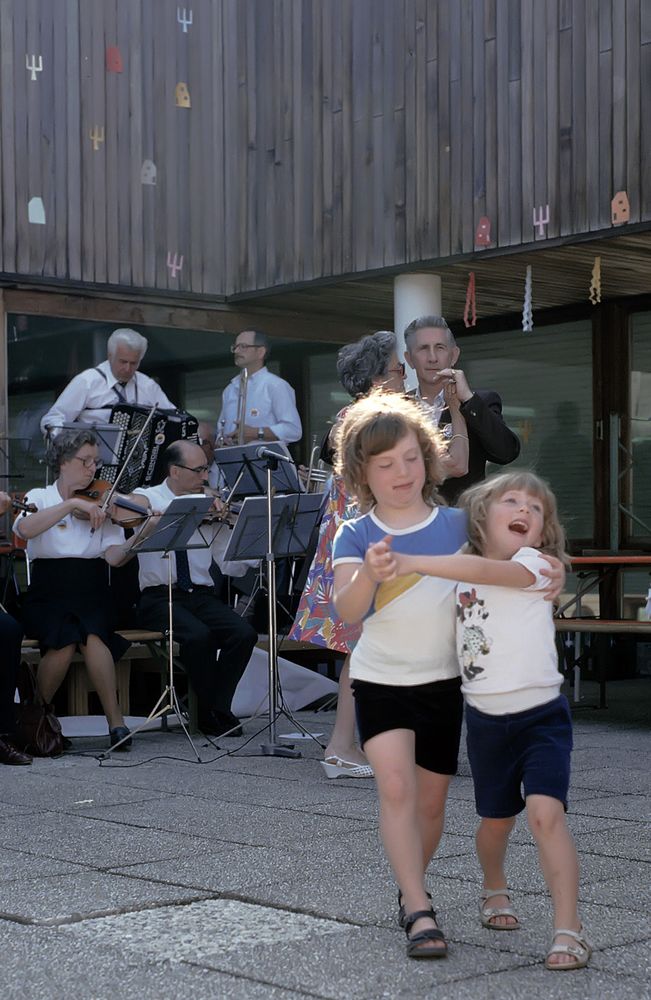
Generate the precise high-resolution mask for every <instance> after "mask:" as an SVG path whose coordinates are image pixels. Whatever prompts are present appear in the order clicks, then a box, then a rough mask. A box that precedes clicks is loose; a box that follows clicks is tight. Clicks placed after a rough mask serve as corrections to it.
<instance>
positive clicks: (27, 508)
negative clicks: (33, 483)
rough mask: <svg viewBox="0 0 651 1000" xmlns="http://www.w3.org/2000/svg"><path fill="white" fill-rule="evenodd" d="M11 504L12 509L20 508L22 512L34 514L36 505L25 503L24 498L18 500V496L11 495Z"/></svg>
mask: <svg viewBox="0 0 651 1000" xmlns="http://www.w3.org/2000/svg"><path fill="white" fill-rule="evenodd" d="M11 506H12V509H13V510H22V512H23V513H24V514H35V513H36V511H37V510H38V507H37V506H36V504H35V503H25V501H24V500H19V499H18V497H13V496H12V497H11Z"/></svg>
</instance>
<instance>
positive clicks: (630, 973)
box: [591, 941, 651, 997]
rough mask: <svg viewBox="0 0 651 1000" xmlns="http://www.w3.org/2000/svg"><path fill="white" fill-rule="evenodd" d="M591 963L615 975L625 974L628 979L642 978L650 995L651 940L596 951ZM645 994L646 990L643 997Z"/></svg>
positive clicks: (641, 994)
mask: <svg viewBox="0 0 651 1000" xmlns="http://www.w3.org/2000/svg"><path fill="white" fill-rule="evenodd" d="M591 965H593V966H594V968H595V969H601V970H603V971H604V972H610V973H612V974H613V975H615V976H620V975H622V974H623V975H624V976H625V977H626V978H627V979H628V978H629V977H630V978H632V979H638V980H640V981H641V982H642V983H644V988H645V990H646V991H647V995H648V992H649V984H650V983H651V942H649V941H640V942H638V943H637V944H631V945H628V946H627V947H626V948H625V949H624V948H608V949H606V950H604V951H599V952H595V956H594V961H592V962H591ZM644 995H645V994H644V992H643V993H640V996H641V997H643V996H644Z"/></svg>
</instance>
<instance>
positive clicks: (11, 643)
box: [0, 612, 23, 734]
mask: <svg viewBox="0 0 651 1000" xmlns="http://www.w3.org/2000/svg"><path fill="white" fill-rule="evenodd" d="M22 641H23V630H22V628H21V627H20V625H19V624H18V622H17V621H16V620H15V619H14V618H12V617H11V615H7V614H5V613H4V612H0V650H2V666H1V667H0V733H2V734H4V733H13V731H14V729H15V728H16V714H15V711H16V710H15V708H14V694H15V693H16V678H17V676H18V667H19V666H20V646H21V643H22Z"/></svg>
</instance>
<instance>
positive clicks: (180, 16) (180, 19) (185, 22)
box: [176, 7, 192, 35]
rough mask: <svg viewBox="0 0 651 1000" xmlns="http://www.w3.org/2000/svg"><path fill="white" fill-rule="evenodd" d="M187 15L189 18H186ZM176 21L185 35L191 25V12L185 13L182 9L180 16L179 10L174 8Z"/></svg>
mask: <svg viewBox="0 0 651 1000" xmlns="http://www.w3.org/2000/svg"><path fill="white" fill-rule="evenodd" d="M188 14H189V15H190V16H189V17H188ZM176 20H177V21H178V22H179V24H181V25H183V34H184V35H187V33H188V28H189V27H190V25H191V24H192V11H191V10H190V11H186V9H185V7H184V8H183V14H181V8H180V7H177V8H176Z"/></svg>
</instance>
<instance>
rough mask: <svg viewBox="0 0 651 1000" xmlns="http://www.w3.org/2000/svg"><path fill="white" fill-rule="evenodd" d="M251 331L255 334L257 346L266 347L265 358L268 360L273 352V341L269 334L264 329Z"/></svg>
mask: <svg viewBox="0 0 651 1000" xmlns="http://www.w3.org/2000/svg"><path fill="white" fill-rule="evenodd" d="M242 332H244V331H242ZM250 332H251V333H252V334H253V343H254V344H255V346H256V347H264V359H265V361H266V360H267V358H268V357H269V354H270V352H271V341H270V340H269V337H268V335H267V334H266V333H264V332H263V331H262V330H251V331H250Z"/></svg>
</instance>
